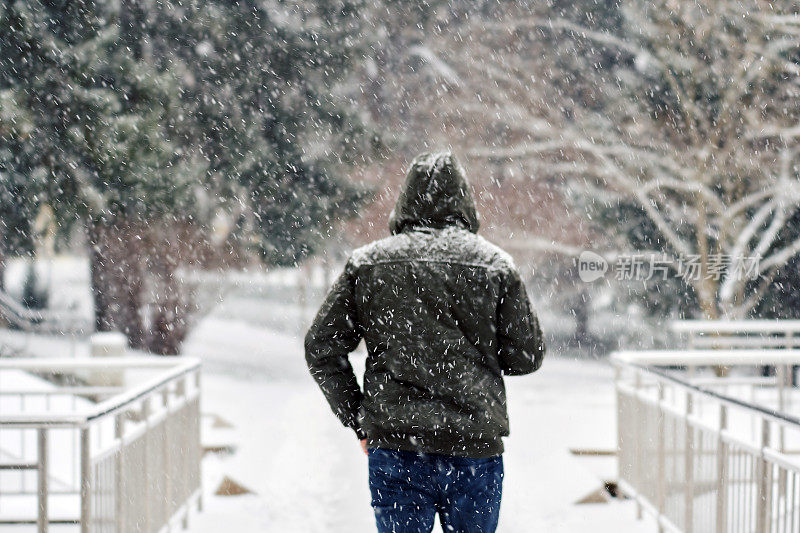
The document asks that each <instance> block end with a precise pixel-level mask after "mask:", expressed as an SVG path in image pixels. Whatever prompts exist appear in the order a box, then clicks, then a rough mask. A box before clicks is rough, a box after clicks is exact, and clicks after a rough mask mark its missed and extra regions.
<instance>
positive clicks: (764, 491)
mask: <svg viewBox="0 0 800 533" xmlns="http://www.w3.org/2000/svg"><path fill="white" fill-rule="evenodd" d="M769 440H770V426H769V421H768V420H766V419H764V420H762V421H761V450H760V454H759V457H758V463H757V464H758V468H757V469H756V475H757V476H758V479H757V482H758V486H757V492H756V532H757V533H767V531H769V523H770V519H771V518H770V498H769V493H770V489H771V487H770V481H769V478H770V477H771V476H770V475H769V472H768V470H769V464H768V463H767V460H766V459H765V458H764V449H765V448H766V447H768V446H769Z"/></svg>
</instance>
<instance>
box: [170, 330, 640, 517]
mask: <svg viewBox="0 0 800 533" xmlns="http://www.w3.org/2000/svg"><path fill="white" fill-rule="evenodd" d="M184 351H185V353H190V354H192V355H196V356H199V357H201V358H202V359H203V360H204V364H205V367H204V397H203V410H204V412H205V413H207V414H212V413H213V414H215V415H218V416H219V417H220V418H222V419H223V420H224V421H225V422H228V423H230V424H231V425H232V426H233V429H224V428H223V429H214V430H213V431H212V432H213V433H214V435H215V436H220V435H221V436H222V437H221V438H223V439H225V438H229V439H230V440H232V441H233V442H234V443H236V446H237V449H236V452H235V453H234V454H231V455H213V454H212V455H209V456H208V457H207V458H206V459H205V461H204V484H205V487H204V492H205V494H206V498H205V503H206V505H205V510H204V512H203V513H202V514H200V515H197V516H194V517H193V520H192V528H191V530H192V531H193V532H195V533H206V532H208V533H211V532H214V533H217V532H220V531H225V530H229V531H236V532H251V531H252V532H256V531H275V532H281V533H283V532H289V533H292V532H298V533H317V532H319V533H340V532H341V533H361V532H364V533H366V532H372V531H374V525H373V519H372V511H371V508H370V506H369V491H368V488H367V483H366V476H367V462H366V457H365V456H364V455H363V454H362V453H361V452H360V450H359V448H358V443H357V441H356V440H355V438H354V436H353V435H352V434H351V432H349V431H348V430H345V429H344V428H342V427H341V426H340V425H339V423H338V421H337V420H336V418H335V417H334V416H333V415H332V414H331V413H330V411H329V409H328V406H327V404H326V403H325V401H324V399H323V397H322V394H321V393H320V392H319V391H318V390H317V388H316V386H315V385H314V382H313V380H312V379H311V377H310V376H309V375H308V373H307V371H306V369H305V363H304V360H303V354H302V345H301V342H300V340H299V339H297V338H294V337H292V336H288V335H283V334H280V333H276V332H273V331H270V330H267V329H265V328H263V327H258V326H254V325H249V324H246V323H244V322H242V321H239V320H227V319H225V318H221V317H219V316H217V317H210V318H208V319H206V320H205V321H204V322H203V323H202V324H201V325H200V327H198V328H197V330H195V332H194V333H193V335H192V337H191V339H190V340H189V342H188V343H187V344H186V346H185V350H184ZM354 365H355V366H356V370H357V372H358V373H360V372H362V371H363V356H361V357H358V356H356V357H354ZM507 383H508V388H509V401H510V409H511V423H512V436H511V438H509V439H507V440H506V454H505V464H506V480H505V484H504V501H503V508H502V512H501V522H500V524H501V525H500V528H499V531H500V532H505V533H528V532H535V531H546V532H582V531H592V532H612V531H613V532H618V531H624V532H639V531H641V532H651V531H654V530H655V529H654V526H653V525H652V523H650V522H649V521H647V520H645V521H636V520H635V511H634V506H633V504H632V503H631V502H614V503H610V504H590V505H575V502H576V501H577V500H579V499H580V498H582V497H583V496H586V495H587V494H588V493H590V492H592V491H594V490H596V489H597V488H598V487H599V486H600V484H601V481H602V480H605V479H613V473H614V465H613V461H612V460H610V459H608V458H604V459H603V458H600V459H598V458H577V457H575V456H573V455H571V454H570V452H569V450H570V449H571V448H591V449H601V450H607V449H612V448H613V447H614V439H615V437H614V431H615V430H614V396H613V387H612V382H611V369H610V368H609V367H607V366H606V365H604V364H602V363H599V362H594V361H586V360H574V359H569V358H565V357H563V358H562V357H558V356H552V355H551V356H550V357H549V358H548V359H546V360H545V365H544V366H543V368H542V370H541V371H540V372H539V373H537V374H535V375H533V376H528V377H522V378H510V379H508V380H507ZM224 476H229V477H230V478H231V479H233V480H234V481H236V482H237V483H239V484H241V485H243V486H245V487H247V488H248V489H250V490H252V491H253V493H254V494H252V495H244V496H214V495H213V492H214V491H215V490H216V488H217V487H218V486H219V484H220V481H221V480H222V479H223V477H224Z"/></svg>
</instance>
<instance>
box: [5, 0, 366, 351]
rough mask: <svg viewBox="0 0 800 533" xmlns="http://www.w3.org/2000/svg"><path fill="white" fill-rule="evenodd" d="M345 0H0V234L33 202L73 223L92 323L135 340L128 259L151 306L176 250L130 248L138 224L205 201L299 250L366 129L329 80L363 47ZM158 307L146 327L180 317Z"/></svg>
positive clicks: (209, 209)
mask: <svg viewBox="0 0 800 533" xmlns="http://www.w3.org/2000/svg"><path fill="white" fill-rule="evenodd" d="M357 7H358V6H357V4H355V3H353V2H350V1H347V0H331V1H328V0H319V1H297V2H293V3H292V2H278V1H274V2H256V1H255V0H253V1H242V2H227V1H222V0H218V1H214V0H211V1H203V2H201V1H194V0H186V1H183V2H177V1H168V0H122V1H121V2H112V1H109V0H80V1H51V0H48V1H45V0H32V1H28V2H23V1H21V0H19V1H15V2H9V3H4V4H3V6H2V7H0V103H2V107H0V180H2V181H0V184H2V186H3V191H2V192H0V216H1V217H2V219H1V220H2V223H3V226H4V227H5V228H6V229H5V230H4V231H3V232H2V233H3V239H4V241H3V242H7V241H9V240H10V239H12V237H14V236H27V235H28V233H29V232H28V231H27V229H26V224H28V222H29V221H30V219H31V216H30V213H32V212H35V210H36V207H37V205H38V203H39V202H43V203H47V204H49V205H50V206H52V208H53V209H54V212H55V214H56V216H57V219H58V222H59V224H60V225H61V227H62V228H64V227H68V226H69V225H71V224H74V223H80V224H82V225H85V226H86V227H87V228H88V235H89V241H90V256H91V264H92V285H93V293H94V297H95V312H96V325H97V328H98V329H101V330H102V329H110V328H119V329H123V330H124V331H125V332H126V333H127V334H128V337H129V339H130V340H131V343H132V344H134V345H142V344H143V343H144V342H145V337H146V335H145V332H144V325H143V324H144V321H143V317H142V315H141V311H142V309H143V308H144V307H145V306H144V302H143V300H142V290H143V286H144V281H143V278H144V276H145V273H146V272H148V271H149V272H151V273H153V272H157V273H158V275H159V276H161V278H163V279H162V280H161V282H159V284H158V285H159V286H160V287H162V286H166V287H172V288H169V289H165V290H163V291H161V294H160V297H162V298H163V301H160V302H159V305H163V306H174V305H175V299H176V298H175V295H174V294H173V293H172V290H173V289H174V285H175V281H174V271H175V269H176V268H177V266H178V265H179V264H180V260H181V259H180V257H177V256H176V255H175V254H177V252H175V249H174V248H173V247H168V249H165V250H155V251H152V250H151V251H150V252H151V255H152V256H153V257H149V258H148V257H143V254H145V253H147V252H148V250H147V249H146V247H145V246H144V245H142V244H141V241H142V236H143V235H144V234H147V233H148V232H152V231H155V230H153V228H162V229H163V228H165V227H169V224H168V223H169V222H170V221H172V222H173V223H174V224H173V225H174V226H178V227H184V226H185V225H187V224H189V225H192V224H202V223H203V222H204V220H205V219H204V216H209V215H212V214H213V213H214V211H215V210H216V209H217V208H218V207H219V208H223V209H228V210H229V211H230V212H231V213H232V214H233V215H235V217H236V220H237V221H239V228H238V231H239V233H240V235H241V236H242V241H243V242H248V243H252V244H253V247H254V248H255V249H256V250H257V251H259V252H260V253H261V255H262V257H264V258H266V259H267V260H268V261H270V262H273V263H282V264H286V263H294V262H296V261H298V260H299V259H301V258H303V257H304V256H306V255H308V254H310V253H312V252H313V251H314V249H315V247H317V246H318V245H319V244H320V242H321V241H322V240H323V238H324V236H325V232H326V231H327V230H328V229H330V228H331V226H332V225H333V224H332V223H333V221H334V220H335V219H337V218H340V217H342V216H347V215H349V214H352V213H353V211H354V208H355V206H356V204H357V203H358V201H359V199H360V197H361V195H362V192H361V191H360V190H358V189H356V188H354V187H353V186H351V185H350V184H349V183H348V182H347V181H346V180H344V179H343V178H342V177H341V174H342V170H343V169H344V168H345V166H346V165H347V164H349V163H352V162H353V161H354V159H355V158H356V157H357V156H358V155H359V154H361V153H362V152H363V149H364V145H363V144H361V143H360V142H359V140H360V139H364V138H365V135H363V128H362V126H361V121H360V119H359V117H358V116H357V114H356V113H354V112H353V107H352V105H351V103H350V102H348V101H347V100H346V98H344V97H343V96H342V95H343V94H344V92H341V93H340V92H338V91H337V90H336V88H337V87H338V86H339V85H341V84H342V83H343V82H345V81H347V75H348V74H347V73H348V72H349V68H350V67H351V65H352V63H353V61H355V60H357V58H358V57H359V52H358V50H359V47H360V46H362V43H361V41H360V40H359V27H358V17H357ZM198 200H201V201H198ZM201 208H202V210H201ZM201 211H202V212H201ZM165 223H166V225H165ZM149 241H150V242H163V243H166V242H169V238H163V239H158V238H153V239H149ZM3 247H4V248H5V247H6V246H3ZM0 251H2V249H0ZM162 288H163V287H162ZM174 315H175V313H159V312H157V313H156V318H154V319H153V320H154V321H156V322H159V331H160V333H158V334H157V335H156V336H157V337H163V334H164V332H166V331H185V328H184V327H172V326H170V325H164V324H163V323H162V322H163V317H164V316H174ZM166 344H167V345H169V346H171V347H174V346H175V345H176V343H175V342H173V340H168V341H166ZM157 351H161V350H160V349H158V350H157Z"/></svg>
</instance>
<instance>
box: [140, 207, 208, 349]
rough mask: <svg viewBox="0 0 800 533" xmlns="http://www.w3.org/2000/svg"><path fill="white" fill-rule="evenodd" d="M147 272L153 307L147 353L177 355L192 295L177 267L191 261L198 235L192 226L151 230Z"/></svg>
mask: <svg viewBox="0 0 800 533" xmlns="http://www.w3.org/2000/svg"><path fill="white" fill-rule="evenodd" d="M152 230H153V231H152V233H151V235H150V237H151V241H150V244H149V247H150V250H149V253H148V256H149V267H148V270H149V272H150V273H151V274H152V275H153V278H154V279H153V300H154V303H155V306H154V309H153V314H152V319H151V331H150V335H149V339H148V341H147V350H148V351H150V352H152V353H155V354H159V355H177V354H178V353H179V352H180V348H181V344H182V343H183V340H184V339H185V338H186V335H187V334H188V333H189V317H190V315H191V304H192V302H191V295H190V294H188V292H187V291H185V290H184V287H183V285H182V284H181V282H180V280H179V279H178V276H177V270H178V267H179V266H180V265H181V264H182V263H184V262H186V261H187V260H189V259H190V257H189V255H190V254H191V253H192V252H193V248H194V247H195V244H196V241H197V240H198V237H199V236H198V234H197V232H196V231H195V230H196V228H194V227H193V226H192V224H191V223H172V224H169V225H167V224H163V225H159V226H153V227H152Z"/></svg>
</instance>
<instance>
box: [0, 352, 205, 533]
mask: <svg viewBox="0 0 800 533" xmlns="http://www.w3.org/2000/svg"><path fill="white" fill-rule="evenodd" d="M109 371H111V372H117V373H124V379H125V383H126V384H131V385H130V386H127V387H109V386H102V385H99V386H98V385H85V384H84V383H85V381H86V380H87V379H89V380H90V381H91V380H94V381H97V380H98V379H100V378H102V373H103V372H109ZM36 376H46V377H47V378H48V379H47V380H45V379H41V378H39V377H36ZM87 376H88V378H87ZM98 376H99V377H100V378H98ZM115 377H118V376H115ZM199 402H200V363H199V362H198V361H197V360H195V359H190V358H183V357H120V358H114V359H104V360H99V361H98V360H93V359H3V360H0V525H2V524H24V523H29V524H36V525H37V527H38V531H39V532H44V531H47V530H48V526H49V525H50V524H74V525H76V526H78V529H79V530H80V531H81V532H82V533H86V532H106V531H108V532H129V531H144V532H151V531H152V532H155V531H163V530H168V529H170V528H171V527H172V526H174V525H176V524H177V522H179V521H180V522H182V523H183V526H184V527H186V525H187V524H186V522H187V520H188V513H189V510H190V507H191V505H192V504H193V503H197V505H198V507H199V506H200V503H201V502H200V459H201V448H200V427H199V420H200V403H199ZM3 478H6V479H3ZM0 529H1V528H0Z"/></svg>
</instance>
